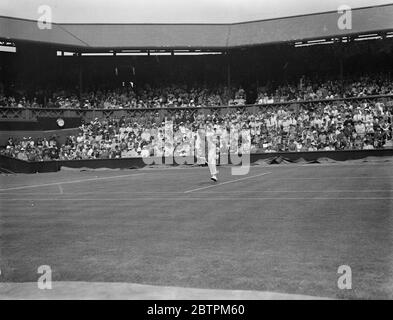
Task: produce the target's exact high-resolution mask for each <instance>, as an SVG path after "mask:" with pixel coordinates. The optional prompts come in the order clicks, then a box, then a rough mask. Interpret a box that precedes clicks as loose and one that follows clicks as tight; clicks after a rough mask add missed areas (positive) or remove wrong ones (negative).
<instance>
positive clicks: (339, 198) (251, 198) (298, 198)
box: [1, 197, 393, 205]
mask: <svg viewBox="0 0 393 320" xmlns="http://www.w3.org/2000/svg"><path fill="white" fill-rule="evenodd" d="M139 200H142V201H146V200H148V201H152V200H174V201H192V200H202V201H207V200H214V201H228V200H232V201H244V200H393V198H392V197H365V198H361V197H314V198H310V197H295V198H293V197H247V198H245V197H241V198H233V197H232V198H223V197H221V198H209V197H206V198H200V197H198V198H197V197H191V198H187V197H180V198H168V197H165V198H163V197H142V198H127V199H124V198H123V199H121V198H36V199H34V198H30V199H26V198H14V199H1V201H4V202H5V201H139ZM111 205H112V204H111Z"/></svg>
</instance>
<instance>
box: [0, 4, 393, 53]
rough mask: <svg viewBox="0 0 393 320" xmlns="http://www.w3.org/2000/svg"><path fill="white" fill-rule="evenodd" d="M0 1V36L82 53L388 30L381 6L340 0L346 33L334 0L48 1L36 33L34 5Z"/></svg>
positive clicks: (392, 13)
mask: <svg viewBox="0 0 393 320" xmlns="http://www.w3.org/2000/svg"><path fill="white" fill-rule="evenodd" d="M371 2H372V3H373V6H367V5H370V3H371ZM2 3H3V5H2V6H3V7H0V10H1V11H0V38H3V39H10V40H15V41H18V40H25V41H34V42H43V43H51V44H56V45H58V46H61V47H64V46H67V47H68V46H70V47H75V48H80V49H86V50H88V49H92V48H100V49H105V48H106V49H113V48H123V49H147V48H150V49H169V48H184V49H190V48H212V49H227V48H233V47H243V46H249V45H260V44H268V43H277V42H286V41H299V40H307V39H318V38H328V37H335V36H344V35H350V34H364V33H371V32H379V31H387V30H393V19H392V17H393V4H392V3H390V4H389V3H387V1H369V0H357V1H355V0H351V1H346V4H347V5H349V6H351V5H353V7H352V8H353V9H352V28H351V29H349V30H348V29H344V30H341V29H340V28H339V27H338V24H337V22H338V19H339V17H340V15H341V13H339V12H338V11H337V9H338V7H339V5H340V2H339V1H337V0H332V1H326V2H325V3H322V1H314V0H302V1H295V0H286V1H283V2H281V1H280V4H277V1H275V2H274V1H272V0H270V1H267V0H266V1H256V0H245V1H244V0H243V1H241V2H240V0H233V1H228V0H215V1H213V0H209V1H208V0H203V1H191V0H181V1H179V0H166V1H163V0H147V1H146V0H144V1H143V5H142V2H141V0H133V1H124V0H117V1H114V0H112V1H110V2H108V1H106V2H104V1H100V0H94V1H92V0H85V1H78V3H77V4H76V3H75V2H72V1H54V0H52V1H47V3H48V4H49V7H50V8H51V13H52V18H53V21H54V22H53V23H52V28H51V29H43V30H42V29H40V28H38V26H37V19H38V18H39V17H40V14H38V13H37V10H38V7H39V5H40V1H37V0H29V1H27V0H20V1H12V0H7V1H5V6H4V2H2ZM108 3H109V4H110V6H109V5H108ZM375 4H378V5H375ZM360 5H363V7H359V6H360Z"/></svg>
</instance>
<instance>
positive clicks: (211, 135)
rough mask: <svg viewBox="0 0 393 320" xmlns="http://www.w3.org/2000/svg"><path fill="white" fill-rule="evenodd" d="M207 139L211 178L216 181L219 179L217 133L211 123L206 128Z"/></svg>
mask: <svg viewBox="0 0 393 320" xmlns="http://www.w3.org/2000/svg"><path fill="white" fill-rule="evenodd" d="M206 140H207V150H208V151H207V165H208V166H209V170H210V174H211V178H210V179H212V180H213V181H214V182H216V181H217V174H218V171H217V166H216V164H217V149H216V148H217V141H218V139H217V135H216V133H215V131H214V128H213V126H212V125H211V124H208V125H207V130H206Z"/></svg>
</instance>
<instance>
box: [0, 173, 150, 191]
mask: <svg viewBox="0 0 393 320" xmlns="http://www.w3.org/2000/svg"><path fill="white" fill-rule="evenodd" d="M142 174H144V173H134V174H125V175H118V176H110V177H100V178H89V179H80V180H72V181H60V182H59V181H58V182H52V183H43V184H33V185H29V186H19V187H11V188H5V189H0V191H8V190H19V189H27V188H39V187H48V186H56V185H59V184H70V183H80V182H87V181H97V180H107V179H116V178H126V177H131V176H140V175H142Z"/></svg>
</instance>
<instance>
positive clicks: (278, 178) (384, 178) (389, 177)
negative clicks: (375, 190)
mask: <svg viewBox="0 0 393 320" xmlns="http://www.w3.org/2000/svg"><path fill="white" fill-rule="evenodd" d="M326 179H336V180H337V179H338V180H345V179H380V180H386V179H393V176H380V177H375V176H374V177H368V176H360V177H343V176H340V177H331V176H329V177H312V178H311V177H293V178H287V177H275V178H274V180H326Z"/></svg>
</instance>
